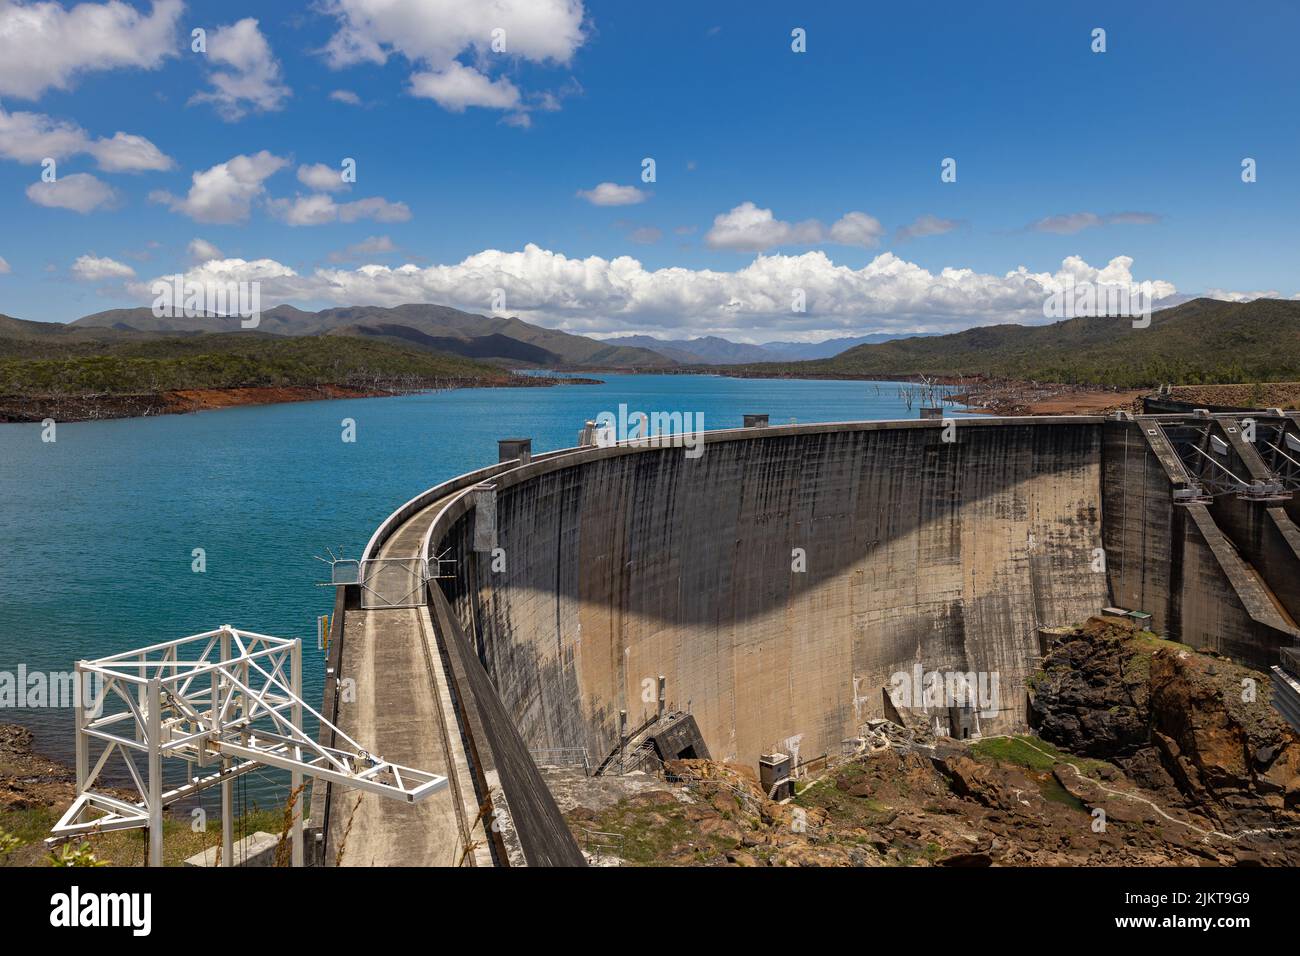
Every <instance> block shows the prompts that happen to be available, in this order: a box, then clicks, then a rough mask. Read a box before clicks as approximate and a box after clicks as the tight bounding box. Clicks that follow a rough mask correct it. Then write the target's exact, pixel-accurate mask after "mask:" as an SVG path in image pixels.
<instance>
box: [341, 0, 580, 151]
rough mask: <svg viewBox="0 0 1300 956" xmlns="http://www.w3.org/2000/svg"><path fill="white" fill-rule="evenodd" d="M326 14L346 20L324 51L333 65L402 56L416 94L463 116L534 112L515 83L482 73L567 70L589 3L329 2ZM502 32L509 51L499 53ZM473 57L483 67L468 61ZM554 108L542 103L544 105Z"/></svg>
mask: <svg viewBox="0 0 1300 956" xmlns="http://www.w3.org/2000/svg"><path fill="white" fill-rule="evenodd" d="M327 9H328V10H329V11H330V12H331V13H333V14H334V16H335V17H337V18H338V21H339V29H338V32H337V33H336V34H335V35H334V36H333V37H332V38H331V39H330V41H329V43H328V44H327V46H326V48H325V55H326V58H327V60H328V62H329V64H330V65H331V66H333V67H334V68H336V69H340V68H343V67H347V66H352V65H354V64H357V63H377V64H382V63H386V62H387V61H388V58H389V57H390V56H392V55H394V54H396V55H398V56H401V57H403V58H404V59H405V60H407V61H408V62H409V63H410V64H411V65H412V66H413V67H414V69H413V71H412V75H411V85H410V90H411V92H412V93H413V94H414V95H416V96H424V97H428V98H430V99H433V100H434V101H436V102H437V103H438V104H439V105H441V106H443V107H444V108H445V109H449V110H453V111H456V112H459V111H461V110H464V109H465V108H466V107H469V106H482V107H487V108H490V109H505V110H524V109H528V108H531V107H529V106H526V105H524V104H523V103H522V102H521V94H520V92H519V90H518V89H517V88H516V87H515V85H514V84H513V83H512V82H510V80H508V79H505V78H498V79H495V80H493V79H491V78H490V77H489V76H488V75H487V74H486V73H485V72H483V67H484V66H485V64H487V63H489V62H491V61H492V60H493V59H504V58H513V59H516V60H525V61H528V62H532V63H545V62H550V63H555V64H559V65H567V64H568V63H569V61H570V60H571V59H572V57H573V54H574V53H575V52H576V51H577V49H578V48H579V47H580V46H582V44H583V42H584V41H585V40H586V35H585V34H584V33H583V30H582V21H583V16H584V12H583V4H582V0H494V2H492V3H484V2H482V0H329V2H328V6H327ZM498 29H500V30H503V31H504V35H503V38H504V41H505V49H504V51H495V50H493V49H492V43H493V31H494V30H498ZM498 36H501V35H500V34H498ZM466 54H469V55H471V56H472V57H474V58H475V60H476V63H477V67H470V66H466V65H465V64H464V63H462V62H461V57H462V56H463V55H466ZM551 103H552V101H548V100H543V104H544V105H543V106H542V108H548V109H549V108H552V107H551ZM516 125H526V124H524V123H518V122H517V124H516Z"/></svg>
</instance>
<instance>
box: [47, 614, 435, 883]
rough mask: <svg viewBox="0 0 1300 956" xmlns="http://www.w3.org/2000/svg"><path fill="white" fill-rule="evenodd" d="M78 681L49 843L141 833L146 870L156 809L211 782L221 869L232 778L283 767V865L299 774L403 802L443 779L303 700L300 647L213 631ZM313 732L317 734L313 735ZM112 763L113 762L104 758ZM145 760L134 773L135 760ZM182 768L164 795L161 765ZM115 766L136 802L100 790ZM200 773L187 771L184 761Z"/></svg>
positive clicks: (122, 657)
mask: <svg viewBox="0 0 1300 956" xmlns="http://www.w3.org/2000/svg"><path fill="white" fill-rule="evenodd" d="M77 673H78V680H79V682H80V681H84V680H86V678H87V676H89V675H93V677H94V679H97V680H99V681H100V682H101V684H100V686H99V687H98V689H97V690H96V692H95V694H94V696H93V698H92V699H91V702H90V704H89V706H87V704H86V702H85V700H84V699H78V701H77V707H76V777H77V796H76V799H75V800H74V801H73V803H72V806H71V807H69V808H68V811H67V812H66V813H65V814H64V815H63V817H62V819H60V820H59V822H58V823H57V824H56V825H55V826H54V828H53V830H52V832H53V833H54V834H55V838H56V839H57V838H67V837H72V836H77V835H82V834H88V833H95V832H103V831H109V830H125V829H131V828H138V827H147V828H148V830H149V865H150V866H161V865H162V815H163V809H164V808H165V807H167V806H170V805H171V804H173V803H175V802H177V801H178V800H181V799H183V798H185V797H188V796H191V795H193V794H195V793H198V792H199V791H201V790H204V789H207V788H208V787H212V786H216V785H220V786H221V841H222V865H223V866H230V865H232V857H233V844H232V841H233V817H232V811H233V788H232V781H233V780H234V779H235V778H236V777H239V776H242V775H243V774H246V773H248V772H250V771H253V770H258V769H261V768H263V767H278V768H281V769H284V770H288V771H289V772H290V783H291V787H292V791H293V793H294V795H295V796H294V800H295V808H294V814H293V822H292V862H293V865H294V866H301V865H302V864H303V821H302V806H303V804H304V802H305V801H304V800H303V799H302V785H303V777H304V776H309V777H313V778H315V779H317V780H322V781H326V782H329V783H337V784H341V785H344V786H349V787H356V788H357V789H359V790H364V791H366V792H369V793H375V794H378V795H380V796H383V797H388V798H392V799H398V800H404V801H406V802H408V803H414V802H416V801H419V800H423V799H425V798H426V797H428V796H430V795H431V794H433V793H435V792H437V791H438V790H441V789H442V788H444V787H445V786H447V778H446V777H444V776H441V775H439V774H435V773H430V772H428V771H425V770H416V769H414V768H411V767H402V766H398V765H397V764H394V763H390V762H389V761H387V760H384V759H383V758H382V757H375V756H372V755H371V754H370V753H369V752H367V751H366V749H365V748H364V747H362V746H361V744H359V743H357V741H355V740H353V739H352V738H351V737H350V736H348V735H347V734H346V733H344V732H343V731H342V730H340V729H338V728H337V727H335V726H334V725H333V724H331V723H330V722H329V721H328V720H326V719H325V718H324V717H323V716H322V715H321V714H320V713H319V712H317V711H316V710H315V709H314V708H312V707H311V705H309V704H307V703H305V702H304V701H303V699H302V642H301V641H300V640H290V639H286V638H280V637H270V636H268V635H266V634H256V633H253V632H251V631H242V630H238V629H236V628H234V627H231V626H230V625H223V626H222V627H220V628H218V629H217V630H214V631H206V632H204V633H202V634H195V635H192V636H190V637H182V638H179V639H177V640H174V641H166V642H164V643H162V644H154V645H151V646H149V647H144V648H140V649H138V650H132V651H126V652H123V653H121V654H114V655H111V656H109V657H103V658H100V659H99V660H95V661H81V662H79V663H78V664H77ZM304 711H305V712H307V713H309V714H311V715H312V716H313V717H315V718H316V720H317V721H319V722H320V724H321V726H322V727H323V728H326V729H328V730H330V731H332V733H333V737H332V740H333V741H334V743H336V744H339V746H329V747H327V746H325V745H323V744H321V743H319V742H317V740H315V739H313V737H312V736H311V735H310V734H308V733H307V732H305V731H304V730H303V727H302V719H303V713H304ZM322 737H324V735H322ZM115 757H116V758H117V761H114V758H115ZM137 758H139V759H140V760H141V761H142V762H143V763H144V765H145V766H144V772H143V773H141V769H140V767H139V766H137V764H136V759H137ZM165 760H175V761H185V762H186V765H187V768H186V782H185V783H184V784H182V785H181V786H177V787H173V788H171V789H164V775H163V768H164V763H163V762H164V761H165ZM115 764H116V765H117V767H118V769H119V771H120V770H123V769H124V770H125V776H126V778H129V780H130V781H131V782H132V784H134V787H135V789H136V791H137V793H138V796H139V799H138V800H134V801H132V800H124V799H122V798H121V797H119V796H116V795H114V794H113V793H112V792H109V791H108V790H107V789H106V788H105V787H104V786H103V784H102V783H101V781H102V780H103V779H104V776H105V771H106V770H108V769H109V768H110V767H113V766H114V765H115ZM195 765H197V766H198V767H199V768H204V769H206V768H211V770H210V772H209V773H207V775H205V776H196V775H195V774H194V773H193V768H194V766H195Z"/></svg>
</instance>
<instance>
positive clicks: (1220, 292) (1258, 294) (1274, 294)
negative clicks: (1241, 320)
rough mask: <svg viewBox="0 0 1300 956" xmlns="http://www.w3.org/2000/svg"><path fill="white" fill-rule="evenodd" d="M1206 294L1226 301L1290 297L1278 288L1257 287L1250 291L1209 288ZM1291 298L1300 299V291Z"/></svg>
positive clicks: (1251, 300)
mask: <svg viewBox="0 0 1300 956" xmlns="http://www.w3.org/2000/svg"><path fill="white" fill-rule="evenodd" d="M1205 294H1206V296H1208V297H1209V298H1211V299H1222V300H1223V301H1224V302H1253V301H1255V300H1256V299H1284V298H1288V296H1284V295H1283V294H1282V293H1281V292H1279V291H1278V290H1277V289H1255V290H1253V291H1250V292H1234V291H1232V290H1231V289H1208V290H1206V293H1205ZM1289 298H1292V299H1300V293H1297V294H1296V295H1293V296H1290V297H1289Z"/></svg>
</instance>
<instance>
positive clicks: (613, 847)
mask: <svg viewBox="0 0 1300 956" xmlns="http://www.w3.org/2000/svg"><path fill="white" fill-rule="evenodd" d="M626 847H627V837H626V836H625V835H624V834H622V833H607V832H605V831H603V830H586V829H584V830H583V831H582V848H583V849H584V850H586V851H587V852H588V853H589V854H591V855H592V856H594V857H595V858H596V859H597V860H599V859H601V858H602V856H604V855H608V856H615V857H618V858H620V859H622V858H623V854H624V853H625V852H626ZM602 851H603V852H602Z"/></svg>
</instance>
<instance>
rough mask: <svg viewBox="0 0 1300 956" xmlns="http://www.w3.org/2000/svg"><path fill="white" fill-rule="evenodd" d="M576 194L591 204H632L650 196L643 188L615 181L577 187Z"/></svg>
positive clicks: (643, 200)
mask: <svg viewBox="0 0 1300 956" xmlns="http://www.w3.org/2000/svg"><path fill="white" fill-rule="evenodd" d="M577 195H578V197H579V198H580V199H585V200H587V202H589V203H591V204H592V205H593V206H632V205H635V204H636V203H639V202H645V201H646V200H647V199H648V198H650V194H649V193H647V192H646V191H645V190H643V189H637V188H636V187H635V186H620V185H618V184H617V183H600V184H599V185H597V186H596V188H595V189H579V190H578V192H577Z"/></svg>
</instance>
